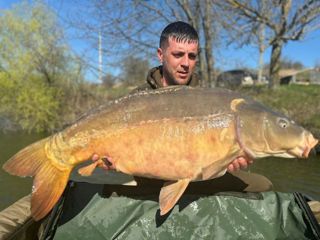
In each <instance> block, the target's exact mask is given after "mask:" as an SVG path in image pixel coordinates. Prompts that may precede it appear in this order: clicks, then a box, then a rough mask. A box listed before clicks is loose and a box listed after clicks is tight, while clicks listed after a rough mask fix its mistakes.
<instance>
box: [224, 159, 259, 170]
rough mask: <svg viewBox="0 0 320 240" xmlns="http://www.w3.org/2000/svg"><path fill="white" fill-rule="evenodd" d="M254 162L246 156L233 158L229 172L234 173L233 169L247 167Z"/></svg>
mask: <svg viewBox="0 0 320 240" xmlns="http://www.w3.org/2000/svg"><path fill="white" fill-rule="evenodd" d="M251 163H253V160H252V159H249V158H245V157H238V158H236V159H235V160H233V162H232V163H230V164H229V166H228V168H227V169H228V172H230V173H232V172H233V171H239V170H240V168H247V167H248V164H251Z"/></svg>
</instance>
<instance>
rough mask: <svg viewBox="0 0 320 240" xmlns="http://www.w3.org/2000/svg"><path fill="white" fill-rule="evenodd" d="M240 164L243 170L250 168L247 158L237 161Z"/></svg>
mask: <svg viewBox="0 0 320 240" xmlns="http://www.w3.org/2000/svg"><path fill="white" fill-rule="evenodd" d="M237 160H238V163H239V164H240V166H241V168H247V167H248V162H247V160H246V159H245V158H243V157H240V158H238V159H237Z"/></svg>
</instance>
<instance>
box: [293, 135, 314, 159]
mask: <svg viewBox="0 0 320 240" xmlns="http://www.w3.org/2000/svg"><path fill="white" fill-rule="evenodd" d="M318 142H319V140H318V139H315V138H314V137H313V136H312V134H311V133H310V134H309V135H308V136H307V137H306V142H305V144H303V145H301V146H297V147H295V148H293V149H291V150H289V151H288V153H289V154H290V155H292V156H294V157H299V158H307V157H308V156H309V153H310V151H311V149H312V148H314V147H315V146H316V145H317V144H318Z"/></svg>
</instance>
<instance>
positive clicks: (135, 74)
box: [120, 56, 149, 86]
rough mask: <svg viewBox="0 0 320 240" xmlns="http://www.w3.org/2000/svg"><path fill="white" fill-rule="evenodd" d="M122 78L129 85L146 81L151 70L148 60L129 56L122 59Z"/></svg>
mask: <svg viewBox="0 0 320 240" xmlns="http://www.w3.org/2000/svg"><path fill="white" fill-rule="evenodd" d="M122 62H123V63H122V64H123V65H122V73H121V77H120V78H121V80H122V81H123V82H124V83H125V84H126V85H128V86H137V85H140V84H142V83H143V82H145V79H146V76H147V72H148V70H149V62H148V60H144V59H142V58H140V57H135V56H128V57H126V58H124V59H123V61H122Z"/></svg>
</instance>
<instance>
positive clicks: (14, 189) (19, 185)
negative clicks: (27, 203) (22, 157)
mask: <svg viewBox="0 0 320 240" xmlns="http://www.w3.org/2000/svg"><path fill="white" fill-rule="evenodd" d="M44 137H45V134H24V133H6V134H3V133H0V166H1V168H0V211H1V210H2V209H4V208H6V207H8V206H9V205H11V204H12V203H13V202H15V201H17V200H18V199H20V198H22V197H24V196H25V195H27V194H29V193H30V192H31V186H32V178H29V177H28V178H20V177H17V176H12V175H10V174H8V173H7V172H5V171H4V170H3V169H2V165H3V164H4V163H5V162H6V161H7V160H8V159H9V158H10V157H11V156H13V155H14V154H15V153H16V152H18V151H19V150H20V149H22V148H23V147H25V146H27V145H29V144H30V143H33V142H35V141H37V140H38V139H41V138H44Z"/></svg>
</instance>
